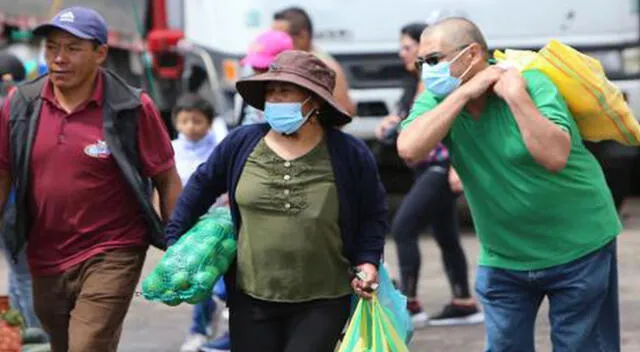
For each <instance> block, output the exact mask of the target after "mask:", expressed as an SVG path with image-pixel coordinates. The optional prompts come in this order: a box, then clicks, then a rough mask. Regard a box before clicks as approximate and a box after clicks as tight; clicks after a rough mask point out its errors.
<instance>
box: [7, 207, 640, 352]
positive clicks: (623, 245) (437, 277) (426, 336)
mask: <svg viewBox="0 0 640 352" xmlns="http://www.w3.org/2000/svg"><path fill="white" fill-rule="evenodd" d="M625 214H629V216H627V218H626V219H625V227H626V230H625V232H624V234H623V235H622V236H621V237H620V238H619V240H618V253H619V272H620V301H621V312H622V330H623V331H622V340H623V351H624V352H640V273H639V272H638V270H639V269H640V200H633V201H631V202H630V203H628V204H627V205H626V207H625ZM585 216H588V214H585ZM463 245H464V248H465V250H466V253H467V257H468V259H469V268H470V273H471V276H472V280H473V276H474V268H475V265H476V257H477V253H478V243H477V240H476V239H475V237H474V236H473V234H472V233H466V234H465V236H463ZM420 247H421V250H422V256H423V269H422V272H421V282H420V291H419V294H420V298H421V299H422V301H423V303H424V306H425V309H426V310H427V311H429V312H435V311H438V310H439V309H440V308H441V307H442V305H443V304H445V303H446V302H447V301H448V300H449V298H450V297H449V287H448V285H447V282H446V280H445V276H444V274H443V272H442V266H441V263H440V253H439V251H438V249H437V246H436V244H435V242H434V241H433V240H432V239H431V237H428V236H425V237H424V238H422V239H421V241H420ZM386 253H387V254H386V258H387V260H388V262H389V264H390V267H391V269H392V273H395V272H396V268H397V265H396V260H395V259H396V258H395V248H394V246H393V241H389V242H388V245H387V251H386ZM159 258H160V253H159V252H157V251H155V250H150V251H149V256H148V258H147V263H146V266H145V273H148V272H149V271H150V270H151V269H152V268H153V266H154V264H155V263H157V261H158V260H159ZM6 281H7V280H6V265H5V262H4V261H3V260H0V294H4V293H5V292H6ZM472 283H473V281H472ZM546 312H547V309H546V303H545V305H544V306H543V307H542V309H541V310H540V314H539V317H538V324H537V328H536V344H537V351H540V352H550V351H551V348H550V344H549V342H548V340H549V338H548V336H549V328H548V324H547V314H546ZM190 314H191V308H190V306H188V305H181V306H178V307H174V308H171V307H167V306H164V305H161V304H158V303H151V302H147V301H145V300H144V299H143V298H142V297H136V298H135V299H134V302H133V304H132V306H131V310H130V312H129V315H128V316H127V319H126V322H125V327H124V332H123V335H122V342H121V345H120V351H123V352H151V351H153V352H165V351H166V352H176V351H178V349H179V346H180V344H181V342H182V340H183V338H184V336H185V333H186V331H187V328H188V326H189V321H190ZM483 346H484V329H483V326H482V325H476V326H467V327H441V328H426V329H423V330H420V331H417V332H416V334H415V337H414V339H413V341H412V343H411V345H410V350H411V351H428V352H449V351H450V352H462V351H464V352H466V351H482V349H483Z"/></svg>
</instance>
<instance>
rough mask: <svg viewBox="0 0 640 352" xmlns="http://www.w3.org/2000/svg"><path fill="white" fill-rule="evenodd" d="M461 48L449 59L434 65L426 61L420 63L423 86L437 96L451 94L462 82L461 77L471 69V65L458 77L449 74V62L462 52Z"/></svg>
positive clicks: (452, 61)
mask: <svg viewBox="0 0 640 352" xmlns="http://www.w3.org/2000/svg"><path fill="white" fill-rule="evenodd" d="M465 51H466V49H465V50H462V51H461V52H460V53H459V54H458V55H456V57H454V58H453V59H452V60H451V61H449V62H447V61H442V62H439V63H438V64H436V65H433V66H429V65H427V64H426V63H424V64H422V76H421V78H422V82H423V83H424V87H425V88H426V89H427V90H428V91H429V92H431V93H432V94H433V95H435V96H436V97H438V98H444V97H446V96H447V95H449V94H451V93H452V92H453V91H454V90H456V89H457V88H458V87H460V85H461V84H462V77H464V75H466V74H467V73H468V72H469V70H470V69H471V65H469V67H467V69H466V70H465V71H464V72H463V73H462V75H460V77H454V76H452V75H451V64H453V63H454V62H455V61H456V60H457V59H458V58H459V57H460V56H461V55H462V54H463V53H464V52H465Z"/></svg>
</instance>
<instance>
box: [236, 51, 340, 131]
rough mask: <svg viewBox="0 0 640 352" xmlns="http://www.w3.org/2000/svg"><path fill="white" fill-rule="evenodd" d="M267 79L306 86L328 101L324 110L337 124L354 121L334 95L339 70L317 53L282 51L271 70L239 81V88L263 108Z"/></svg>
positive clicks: (240, 91) (248, 100)
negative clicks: (331, 66)
mask: <svg viewBox="0 0 640 352" xmlns="http://www.w3.org/2000/svg"><path fill="white" fill-rule="evenodd" d="M268 82H287V83H292V84H295V85H297V86H300V87H302V88H305V89H307V90H309V91H311V92H313V93H315V94H316V95H318V96H319V97H320V98H321V99H322V100H324V101H325V102H326V104H325V106H324V107H323V108H322V111H321V113H322V114H323V115H324V116H326V117H327V118H328V119H330V121H331V122H332V123H333V124H334V125H337V126H342V125H346V124H347V123H349V122H351V116H350V115H349V113H348V112H346V111H345V110H344V108H342V107H341V106H340V104H338V102H337V101H336V100H335V98H334V97H333V88H334V87H335V85H336V73H335V71H333V70H332V69H330V68H329V67H328V66H327V65H326V64H325V63H324V62H322V60H320V59H318V58H317V57H316V56H315V55H313V54H311V53H308V52H305V51H299V50H289V51H285V52H282V53H281V54H280V55H278V56H277V57H276V60H275V61H274V62H273V63H272V64H271V65H270V66H269V71H267V72H265V73H262V74H258V75H255V76H252V77H249V78H245V79H242V80H240V81H238V82H237V83H236V89H237V90H238V93H239V94H240V96H242V98H243V99H244V101H245V102H247V104H249V105H251V106H253V107H254V108H256V109H260V110H264V98H265V92H266V85H267V83H268Z"/></svg>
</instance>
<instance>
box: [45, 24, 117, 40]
mask: <svg viewBox="0 0 640 352" xmlns="http://www.w3.org/2000/svg"><path fill="white" fill-rule="evenodd" d="M53 30H62V31H65V32H67V33H69V34H71V35H73V36H74V37H78V38H80V39H85V40H95V41H98V42H100V40H98V38H95V37H94V36H92V35H89V34H87V33H84V32H82V31H79V30H77V29H76V28H73V27H70V26H65V25H61V24H52V23H47V24H43V25H40V26H38V27H36V28H35V29H34V30H33V34H35V35H37V36H47V35H48V34H49V33H51V31H53ZM100 44H106V43H102V42H100Z"/></svg>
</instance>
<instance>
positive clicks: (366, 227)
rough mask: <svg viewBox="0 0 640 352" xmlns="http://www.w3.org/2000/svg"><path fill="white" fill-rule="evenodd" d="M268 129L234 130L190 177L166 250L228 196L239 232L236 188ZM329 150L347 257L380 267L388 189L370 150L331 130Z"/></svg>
mask: <svg viewBox="0 0 640 352" xmlns="http://www.w3.org/2000/svg"><path fill="white" fill-rule="evenodd" d="M268 131H269V127H268V125H267V124H259V125H251V126H243V127H239V128H237V129H235V130H234V131H232V132H231V133H230V134H229V135H228V136H227V137H226V138H225V139H224V140H223V141H222V142H221V143H220V144H219V145H218V146H217V147H216V149H215V150H214V151H213V153H212V154H211V156H210V157H209V159H208V160H207V161H206V162H205V163H204V164H202V165H200V166H199V167H198V169H197V170H196V171H195V173H194V174H193V175H192V176H191V178H190V179H189V181H188V182H187V185H186V186H185V189H184V190H183V192H182V195H181V196H180V198H179V199H178V203H177V204H176V207H175V210H174V211H173V214H172V215H171V218H170V219H169V223H168V224H167V227H166V241H167V245H172V244H173V243H175V241H177V240H178V239H179V238H180V236H181V235H182V234H184V233H185V232H187V231H188V230H189V229H190V228H191V227H192V226H193V225H194V224H195V223H196V222H197V221H198V219H199V217H200V216H201V215H203V214H204V213H205V212H207V210H208V209H209V207H210V206H211V205H212V204H213V203H214V202H215V200H216V199H217V198H218V197H219V196H220V195H222V194H224V193H227V192H228V193H229V202H230V204H231V216H232V218H233V223H234V226H235V229H236V233H238V230H239V229H240V225H241V223H242V219H241V218H240V211H239V209H238V206H237V204H236V202H235V193H236V187H237V185H238V180H239V179H240V175H241V174H242V170H243V168H244V165H245V163H246V161H247V158H248V157H249V155H250V154H251V152H252V151H253V150H254V148H255V147H256V145H257V144H258V142H259V141H260V140H261V139H262V138H263V137H264V136H265V135H266V134H267V132H268ZM326 138H327V146H328V149H329V154H330V156H331V164H332V165H333V172H334V177H335V180H336V187H337V189H338V197H339V202H340V203H339V206H340V212H339V223H340V230H341V233H342V240H343V246H344V253H345V256H346V257H347V258H348V259H349V260H350V261H351V264H352V265H358V264H362V263H372V264H376V265H377V264H378V263H379V261H380V258H381V256H382V252H383V249H384V236H385V234H386V232H387V229H388V219H387V218H388V209H387V201H386V196H385V190H384V188H383V186H382V183H381V182H380V178H379V175H378V170H377V166H376V162H375V160H374V158H373V156H372V154H371V151H370V150H369V148H368V147H367V146H366V145H365V144H364V143H363V142H362V141H360V140H359V139H357V138H355V137H352V136H350V135H348V134H345V133H343V132H341V131H339V130H337V129H327V136H326Z"/></svg>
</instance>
